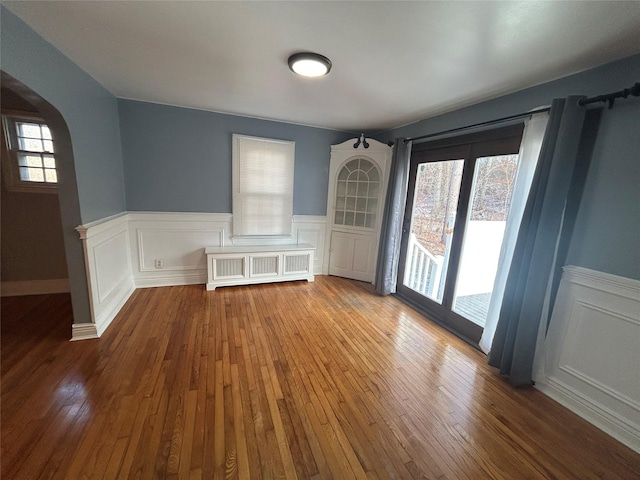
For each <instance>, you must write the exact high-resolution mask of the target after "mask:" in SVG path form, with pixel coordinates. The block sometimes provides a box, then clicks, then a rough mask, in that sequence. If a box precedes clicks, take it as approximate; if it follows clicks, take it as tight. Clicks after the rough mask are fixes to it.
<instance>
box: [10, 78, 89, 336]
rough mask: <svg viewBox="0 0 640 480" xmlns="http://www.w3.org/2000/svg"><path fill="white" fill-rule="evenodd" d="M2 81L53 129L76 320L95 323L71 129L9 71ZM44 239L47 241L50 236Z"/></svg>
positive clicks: (55, 112)
mask: <svg viewBox="0 0 640 480" xmlns="http://www.w3.org/2000/svg"><path fill="white" fill-rule="evenodd" d="M1 84H2V88H4V89H8V90H10V91H11V92H13V93H14V94H15V95H17V96H18V97H19V98H22V99H23V100H24V101H25V102H27V104H30V105H32V106H33V107H34V109H35V110H36V111H37V115H38V116H39V117H40V118H42V120H43V121H44V122H45V123H46V125H47V126H48V127H49V129H50V131H51V135H52V138H53V142H54V144H55V161H56V166H57V175H58V203H59V209H60V220H61V229H62V242H63V245H64V252H65V257H66V267H67V273H68V278H69V290H70V293H71V302H72V306H73V318H74V323H87V322H91V316H90V309H89V295H88V289H87V278H86V273H85V272H86V271H85V265H84V253H83V250H82V243H81V241H80V240H79V238H78V234H77V232H76V231H75V227H76V226H78V225H80V224H81V223H82V222H81V218H80V205H79V200H78V188H77V183H76V173H75V165H74V159H73V149H72V145H71V135H70V133H69V129H68V127H67V124H66V122H65V120H64V118H63V117H62V115H61V114H60V112H59V111H58V110H57V109H56V107H55V106H53V105H52V104H50V103H49V102H48V101H46V100H45V99H44V98H42V97H41V96H40V95H39V94H38V93H37V92H35V91H33V90H32V89H31V88H29V87H28V86H26V85H24V84H23V83H22V82H20V81H18V80H16V79H15V78H13V77H12V76H10V75H8V74H7V73H5V72H1ZM42 241H46V238H45V239H42Z"/></svg>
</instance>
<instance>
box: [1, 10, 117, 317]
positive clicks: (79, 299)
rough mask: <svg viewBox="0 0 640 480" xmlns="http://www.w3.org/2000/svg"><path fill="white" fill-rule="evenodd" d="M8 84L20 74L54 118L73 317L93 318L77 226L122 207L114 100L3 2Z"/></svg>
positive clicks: (35, 99)
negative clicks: (5, 6)
mask: <svg viewBox="0 0 640 480" xmlns="http://www.w3.org/2000/svg"><path fill="white" fill-rule="evenodd" d="M0 69H1V70H2V71H3V73H6V74H8V76H10V77H11V78H10V77H5V76H4V75H3V83H6V82H7V80H10V81H11V82H13V80H14V79H15V80H17V82H16V84H15V85H14V87H16V88H21V89H22V91H21V92H18V93H21V94H22V96H23V97H25V98H27V97H26V96H25V95H32V94H34V93H35V95H34V96H33V98H27V100H28V101H29V102H31V103H32V104H33V105H34V106H36V108H38V110H39V111H40V113H41V114H43V116H44V117H45V119H46V120H47V121H48V122H50V126H51V127H52V132H53V134H54V141H55V142H56V152H57V154H56V159H57V160H59V165H58V170H59V179H60V185H59V202H60V212H61V218H62V232H63V236H64V245H65V252H66V261H67V270H68V273H69V283H70V287H71V299H72V303H73V314H74V322H76V323H85V322H90V321H91V317H90V310H89V296H88V290H87V280H86V274H85V268H84V255H83V251H82V244H81V241H80V239H79V238H78V234H77V232H76V231H75V230H74V228H75V227H76V226H78V225H79V224H81V223H85V224H86V223H88V222H91V221H94V220H98V219H101V218H104V217H107V216H110V215H113V214H116V213H119V212H122V211H124V210H125V203H126V202H125V196H124V176H123V168H122V153H121V147H120V129H119V125H118V108H117V102H116V99H115V97H114V96H113V95H111V94H110V93H109V92H108V91H107V90H105V89H104V88H103V87H102V86H100V85H99V84H98V83H97V82H96V81H95V80H94V79H93V78H91V77H90V76H89V75H87V73H85V72H84V71H83V70H81V69H80V68H79V67H78V66H77V65H75V64H74V63H73V62H72V61H70V60H69V59H68V58H67V57H65V56H64V55H63V54H62V53H60V51H58V50H56V49H55V48H54V47H53V46H52V45H51V44H50V43H48V42H46V41H45V40H44V39H43V38H42V37H40V36H39V35H38V34H37V33H36V32H34V31H33V30H32V29H31V28H30V27H29V26H27V25H26V24H25V23H24V22H22V20H20V19H19V18H18V17H16V16H15V15H13V14H12V13H11V12H9V11H8V10H7V9H6V8H4V7H3V6H0Z"/></svg>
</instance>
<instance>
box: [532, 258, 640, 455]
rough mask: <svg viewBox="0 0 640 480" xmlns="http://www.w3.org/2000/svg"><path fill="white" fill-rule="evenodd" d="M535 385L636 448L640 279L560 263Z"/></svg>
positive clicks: (639, 433) (639, 446)
mask: <svg viewBox="0 0 640 480" xmlns="http://www.w3.org/2000/svg"><path fill="white" fill-rule="evenodd" d="M538 354H539V355H544V362H542V365H543V367H542V368H540V369H539V370H538V371H537V372H536V378H535V380H536V387H537V388H539V389H540V390H542V391H543V392H545V393H546V394H548V395H549V396H550V397H552V398H554V399H555V400H557V401H558V402H560V403H562V404H563V405H565V406H566V407H568V408H569V409H571V410H573V411H574V412H575V413H577V414H578V415H580V416H582V417H583V418H585V419H586V420H588V421H590V422H591V423H593V424H594V425H596V426H598V427H600V428H601V429H602V430H604V431H606V432H607V433H609V434H610V435H612V436H613V437H615V438H617V439H618V440H620V441H621V442H623V443H624V444H626V445H628V446H629V447H630V448H632V449H634V450H635V451H637V452H640V281H637V280H631V279H628V278H623V277H618V276H615V275H610V274H606V273H602V272H597V271H593V270H588V269H586V268H581V267H573V266H567V267H565V268H564V273H563V276H562V281H561V283H560V288H559V290H558V297H557V300H556V304H555V308H554V312H553V315H552V318H551V323H550V325H549V330H548V333H547V336H546V340H545V342H544V346H543V348H542V349H540V350H539V353H538Z"/></svg>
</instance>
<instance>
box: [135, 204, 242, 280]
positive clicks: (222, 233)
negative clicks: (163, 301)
mask: <svg viewBox="0 0 640 480" xmlns="http://www.w3.org/2000/svg"><path fill="white" fill-rule="evenodd" d="M129 232H130V241H131V255H132V264H133V265H134V270H133V278H134V282H135V285H136V287H161V286H170V285H191V284H199V283H202V284H205V283H207V259H206V256H205V254H204V248H205V247H220V246H223V245H226V244H228V242H229V237H230V233H231V215H230V214H227V213H164V212H149V213H129ZM157 261H160V262H161V264H160V265H158V264H157V263H156V262H157Z"/></svg>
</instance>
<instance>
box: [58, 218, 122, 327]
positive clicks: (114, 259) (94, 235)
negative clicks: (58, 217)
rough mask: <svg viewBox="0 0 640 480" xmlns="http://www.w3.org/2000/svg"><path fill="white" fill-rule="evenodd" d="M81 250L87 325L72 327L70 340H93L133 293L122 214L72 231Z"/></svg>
mask: <svg viewBox="0 0 640 480" xmlns="http://www.w3.org/2000/svg"><path fill="white" fill-rule="evenodd" d="M76 230H77V231H78V233H79V234H80V238H81V240H82V245H83V248H84V257H85V267H86V272H87V282H88V284H89V301H90V307H91V323H83V324H74V325H73V327H72V338H71V340H81V339H82V340H84V339H87V338H97V337H99V336H100V335H102V333H103V332H104V331H105V330H106V329H107V327H108V326H109V324H110V323H111V322H112V321H113V319H114V318H115V316H116V315H117V314H118V312H119V311H120V309H121V308H122V306H123V305H124V304H125V302H126V301H127V300H128V298H129V297H130V296H131V294H132V293H133V291H134V285H133V276H132V269H131V253H130V250H129V226H128V217H127V215H126V214H120V215H116V216H113V217H108V218H106V219H104V220H100V221H97V222H93V223H91V224H88V225H81V226H79V227H77V228H76Z"/></svg>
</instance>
